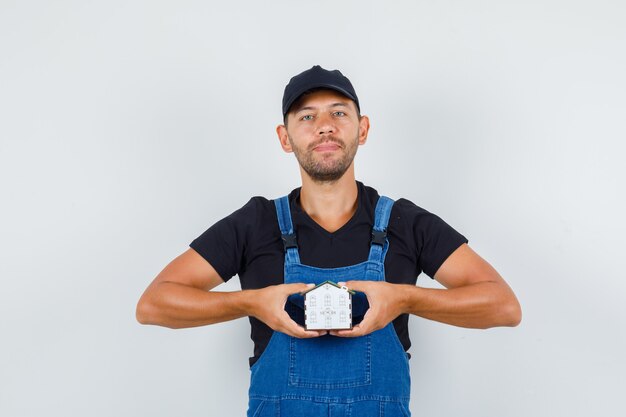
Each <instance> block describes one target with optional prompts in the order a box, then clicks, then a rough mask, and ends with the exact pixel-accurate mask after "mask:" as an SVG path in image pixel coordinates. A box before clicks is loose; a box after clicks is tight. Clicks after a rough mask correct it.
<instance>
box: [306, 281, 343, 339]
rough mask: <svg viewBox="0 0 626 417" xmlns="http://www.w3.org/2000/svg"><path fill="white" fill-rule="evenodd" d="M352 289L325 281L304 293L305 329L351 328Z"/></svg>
mask: <svg viewBox="0 0 626 417" xmlns="http://www.w3.org/2000/svg"><path fill="white" fill-rule="evenodd" d="M352 294H354V291H351V290H349V289H348V288H347V287H340V286H339V285H337V284H336V283H334V282H332V281H325V282H322V283H321V284H319V285H317V286H315V287H313V288H311V289H310V290H308V291H306V292H305V293H304V294H303V295H304V327H305V328H306V329H307V330H329V329H336V330H340V329H351V328H352Z"/></svg>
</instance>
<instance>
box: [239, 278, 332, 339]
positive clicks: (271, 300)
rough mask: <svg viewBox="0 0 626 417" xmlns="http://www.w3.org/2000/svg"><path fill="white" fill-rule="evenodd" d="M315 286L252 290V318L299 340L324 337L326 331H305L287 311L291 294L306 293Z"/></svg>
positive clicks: (281, 286) (286, 285) (287, 285)
mask: <svg viewBox="0 0 626 417" xmlns="http://www.w3.org/2000/svg"><path fill="white" fill-rule="evenodd" d="M313 286H314V285H313V284H280V285H271V286H269V287H265V288H261V289H258V290H252V294H251V303H252V306H251V310H252V311H251V314H250V315H251V316H254V317H256V318H257V319H259V320H261V321H262V322H263V323H265V324H267V325H268V326H269V327H271V328H272V329H273V330H275V331H278V332H282V333H285V334H287V335H289V336H293V337H298V338H310V337H318V336H323V335H325V334H326V333H327V331H325V330H320V331H317V330H304V327H302V326H300V325H298V324H297V323H296V322H295V321H293V320H292V319H291V317H289V314H287V312H286V311H285V303H286V302H287V297H289V296H290V295H291V294H296V293H300V292H304V291H306V290H308V289H309V288H311V287H313Z"/></svg>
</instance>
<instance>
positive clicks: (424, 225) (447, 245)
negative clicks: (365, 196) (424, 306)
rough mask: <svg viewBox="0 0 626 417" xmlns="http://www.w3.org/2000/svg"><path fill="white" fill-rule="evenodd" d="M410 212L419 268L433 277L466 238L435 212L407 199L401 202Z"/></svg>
mask: <svg viewBox="0 0 626 417" xmlns="http://www.w3.org/2000/svg"><path fill="white" fill-rule="evenodd" d="M402 203H403V204H404V205H406V207H407V209H408V210H409V211H410V212H411V214H412V216H409V218H411V220H412V222H411V223H412V224H411V227H412V229H413V236H414V238H415V242H416V245H417V251H418V254H417V255H418V258H417V259H418V262H419V266H420V269H421V270H422V271H424V273H425V274H426V275H428V276H429V277H431V278H433V279H434V277H435V273H436V272H437V270H438V269H439V267H440V266H441V265H442V264H443V263H444V262H445V260H446V259H448V257H449V256H450V255H451V254H452V252H454V251H455V250H456V249H458V248H459V246H461V245H462V244H463V243H467V242H468V240H467V238H465V236H463V235H462V234H461V233H459V232H457V231H456V230H455V229H454V228H453V227H452V226H450V225H449V224H448V223H446V222H445V221H444V220H443V219H441V218H440V217H439V216H437V215H436V214H433V213H431V212H429V211H427V210H425V209H423V208H421V207H419V206H416V205H415V204H413V203H411V202H410V201H408V200H403V202H402Z"/></svg>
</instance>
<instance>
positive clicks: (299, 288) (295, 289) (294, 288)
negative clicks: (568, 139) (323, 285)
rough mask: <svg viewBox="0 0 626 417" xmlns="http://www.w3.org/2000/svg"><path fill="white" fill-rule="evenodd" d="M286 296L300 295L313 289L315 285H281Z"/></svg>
mask: <svg viewBox="0 0 626 417" xmlns="http://www.w3.org/2000/svg"><path fill="white" fill-rule="evenodd" d="M283 285H284V287H285V289H286V291H287V293H288V294H298V293H302V292H304V291H306V290H308V289H311V288H313V287H315V284H305V283H300V282H298V283H294V284H283Z"/></svg>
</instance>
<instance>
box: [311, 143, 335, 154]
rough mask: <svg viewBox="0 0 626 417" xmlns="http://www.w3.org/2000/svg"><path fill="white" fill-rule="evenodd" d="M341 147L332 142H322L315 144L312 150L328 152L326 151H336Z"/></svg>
mask: <svg viewBox="0 0 626 417" xmlns="http://www.w3.org/2000/svg"><path fill="white" fill-rule="evenodd" d="M340 148H341V147H340V146H339V145H337V144H336V143H333V142H326V143H322V144H321V145H317V146H316V147H315V148H314V149H313V150H314V151H317V152H328V151H336V150H337V149H340Z"/></svg>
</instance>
